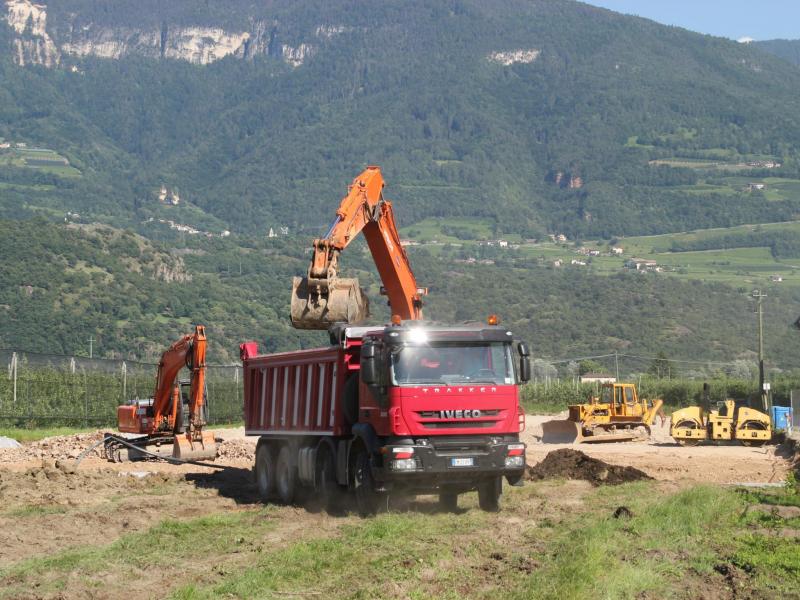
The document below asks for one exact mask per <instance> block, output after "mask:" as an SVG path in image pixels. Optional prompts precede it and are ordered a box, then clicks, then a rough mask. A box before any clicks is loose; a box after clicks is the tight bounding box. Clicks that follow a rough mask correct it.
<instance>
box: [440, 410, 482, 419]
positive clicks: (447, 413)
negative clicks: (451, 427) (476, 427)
mask: <svg viewBox="0 0 800 600" xmlns="http://www.w3.org/2000/svg"><path fill="white" fill-rule="evenodd" d="M439 418H440V419H480V418H481V411H479V410H478V409H469V408H468V409H466V410H440V411H439Z"/></svg>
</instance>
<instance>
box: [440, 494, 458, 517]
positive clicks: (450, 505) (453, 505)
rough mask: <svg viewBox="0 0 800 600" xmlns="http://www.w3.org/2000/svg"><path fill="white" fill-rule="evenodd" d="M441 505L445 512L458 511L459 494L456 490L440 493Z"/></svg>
mask: <svg viewBox="0 0 800 600" xmlns="http://www.w3.org/2000/svg"><path fill="white" fill-rule="evenodd" d="M439 507H440V508H441V509H442V510H443V511H445V512H456V511H457V510H458V494H456V493H455V492H442V493H441V494H439Z"/></svg>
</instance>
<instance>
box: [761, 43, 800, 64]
mask: <svg viewBox="0 0 800 600" xmlns="http://www.w3.org/2000/svg"><path fill="white" fill-rule="evenodd" d="M753 45H754V46H756V47H758V48H760V49H761V50H764V51H765V52H769V53H770V54H774V55H775V56H778V57H780V58H782V59H784V60H787V61H789V62H790V63H793V64H795V65H800V40H764V41H760V42H753Z"/></svg>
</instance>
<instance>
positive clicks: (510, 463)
mask: <svg viewBox="0 0 800 600" xmlns="http://www.w3.org/2000/svg"><path fill="white" fill-rule="evenodd" d="M524 466H525V457H524V456H506V469H518V468H520V467H524Z"/></svg>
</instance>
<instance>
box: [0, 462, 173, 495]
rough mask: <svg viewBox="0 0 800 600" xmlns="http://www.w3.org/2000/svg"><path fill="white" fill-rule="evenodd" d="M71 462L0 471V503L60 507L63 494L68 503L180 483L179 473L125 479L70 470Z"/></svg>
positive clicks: (112, 473)
mask: <svg viewBox="0 0 800 600" xmlns="http://www.w3.org/2000/svg"><path fill="white" fill-rule="evenodd" d="M71 464H72V461H63V462H61V461H59V462H58V465H59V466H56V463H53V462H51V461H47V460H44V461H42V466H41V467H36V468H32V469H27V470H25V471H21V472H14V471H5V470H0V503H2V504H4V505H8V504H17V503H20V504H34V505H39V504H47V505H51V504H60V503H61V502H60V499H61V498H63V497H64V496H65V495H67V492H68V495H69V496H70V498H72V500H75V499H76V498H79V499H84V500H85V499H86V498H91V497H93V496H95V495H102V494H103V493H104V491H106V492H108V491H112V492H113V491H118V490H119V491H125V490H131V489H135V490H139V489H143V488H146V487H149V486H153V485H156V484H157V483H163V482H167V481H180V480H181V479H183V476H182V475H180V474H169V473H152V474H151V476H149V477H146V478H139V477H131V476H127V475H128V474H127V473H120V472H119V471H114V470H111V469H97V470H92V471H80V470H79V471H77V472H76V471H74V470H73V469H71V468H70V465H71Z"/></svg>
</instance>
